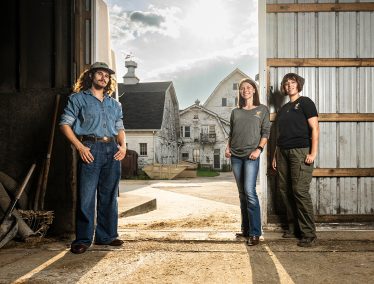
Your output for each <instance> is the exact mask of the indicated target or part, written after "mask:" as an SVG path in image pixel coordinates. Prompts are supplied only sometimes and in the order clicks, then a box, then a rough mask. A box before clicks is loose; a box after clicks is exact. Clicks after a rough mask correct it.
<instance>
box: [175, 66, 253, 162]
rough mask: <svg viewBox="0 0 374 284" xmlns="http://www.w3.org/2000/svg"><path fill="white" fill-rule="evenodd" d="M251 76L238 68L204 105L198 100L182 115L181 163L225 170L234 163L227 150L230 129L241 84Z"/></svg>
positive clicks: (221, 83)
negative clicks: (183, 161)
mask: <svg viewBox="0 0 374 284" xmlns="http://www.w3.org/2000/svg"><path fill="white" fill-rule="evenodd" d="M243 78H249V76H248V75H246V74H245V73H243V72H242V71H240V70H239V69H238V68H236V69H235V70H234V71H233V72H231V73H230V74H229V75H228V76H227V77H226V78H224V79H223V80H222V81H221V82H220V83H219V84H218V85H217V87H216V88H215V89H214V91H213V93H212V94H211V95H210V96H209V97H208V99H207V100H206V102H205V103H204V105H200V102H199V101H196V102H195V104H194V105H192V106H190V107H188V108H186V109H184V110H182V111H181V112H180V113H179V114H180V125H181V132H180V133H181V138H182V146H181V148H180V151H179V153H180V154H179V157H180V159H181V160H187V161H194V162H197V163H199V164H200V165H202V166H209V167H211V168H213V169H223V167H224V165H228V164H230V160H228V159H226V158H225V149H226V145H227V140H228V134H229V130H230V121H229V120H230V114H231V110H232V109H233V108H234V107H235V106H236V104H237V96H238V84H239V82H240V81H241V80H242V79H243Z"/></svg>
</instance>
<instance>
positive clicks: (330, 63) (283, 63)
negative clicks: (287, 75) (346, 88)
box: [267, 58, 374, 67]
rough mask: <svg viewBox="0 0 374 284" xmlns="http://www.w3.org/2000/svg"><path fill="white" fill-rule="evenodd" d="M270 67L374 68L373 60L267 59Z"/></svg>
mask: <svg viewBox="0 0 374 284" xmlns="http://www.w3.org/2000/svg"><path fill="white" fill-rule="evenodd" d="M267 65H268V66H270V67H374V58H268V59H267Z"/></svg>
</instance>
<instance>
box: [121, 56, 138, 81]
mask: <svg viewBox="0 0 374 284" xmlns="http://www.w3.org/2000/svg"><path fill="white" fill-rule="evenodd" d="M125 66H126V68H127V69H128V71H127V73H126V75H125V76H123V83H124V84H125V85H136V84H138V83H139V78H138V77H136V76H135V68H136V67H138V64H137V63H136V62H135V61H132V60H129V61H125Z"/></svg>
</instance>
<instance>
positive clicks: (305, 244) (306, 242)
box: [297, 237, 317, 247]
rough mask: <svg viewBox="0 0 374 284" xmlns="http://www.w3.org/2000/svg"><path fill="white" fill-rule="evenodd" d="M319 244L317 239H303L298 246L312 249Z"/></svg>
mask: <svg viewBox="0 0 374 284" xmlns="http://www.w3.org/2000/svg"><path fill="white" fill-rule="evenodd" d="M316 243H317V237H303V238H302V239H301V240H300V241H299V242H298V243H297V245H298V246H299V247H312V246H315V245H316Z"/></svg>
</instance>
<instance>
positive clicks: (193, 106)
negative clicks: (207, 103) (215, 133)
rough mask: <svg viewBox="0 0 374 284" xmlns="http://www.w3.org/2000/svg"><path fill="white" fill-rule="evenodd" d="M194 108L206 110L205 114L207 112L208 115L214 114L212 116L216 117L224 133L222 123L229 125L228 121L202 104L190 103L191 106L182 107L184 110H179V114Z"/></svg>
mask: <svg viewBox="0 0 374 284" xmlns="http://www.w3.org/2000/svg"><path fill="white" fill-rule="evenodd" d="M194 108H197V109H199V110H201V111H203V112H206V113H207V114H209V115H211V116H214V117H215V118H216V119H217V121H218V123H219V125H220V126H221V127H222V130H223V132H224V133H226V130H225V128H224V127H223V125H224V124H225V125H227V126H230V121H228V120H226V119H224V118H222V117H220V116H219V115H218V114H217V113H215V112H214V111H211V110H209V109H207V108H205V107H204V106H202V105H197V104H194V105H191V106H189V107H188V108H186V109H184V110H181V111H180V112H179V115H183V114H184V113H186V112H189V111H191V110H193V109H194ZM226 134H227V133H226Z"/></svg>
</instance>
